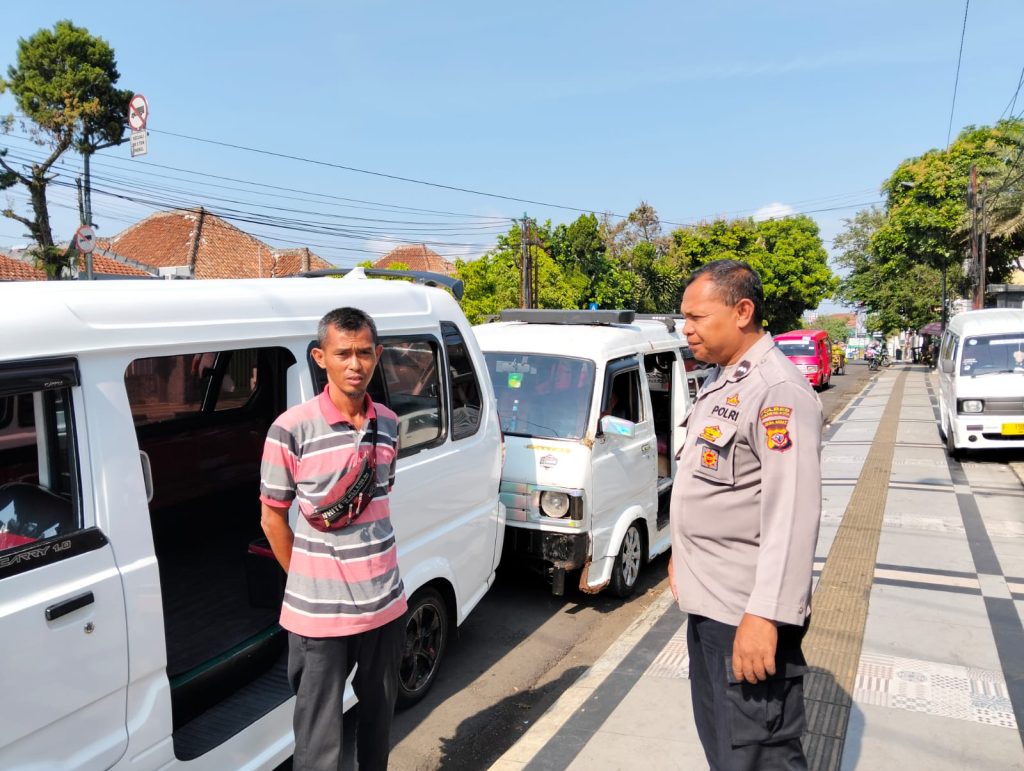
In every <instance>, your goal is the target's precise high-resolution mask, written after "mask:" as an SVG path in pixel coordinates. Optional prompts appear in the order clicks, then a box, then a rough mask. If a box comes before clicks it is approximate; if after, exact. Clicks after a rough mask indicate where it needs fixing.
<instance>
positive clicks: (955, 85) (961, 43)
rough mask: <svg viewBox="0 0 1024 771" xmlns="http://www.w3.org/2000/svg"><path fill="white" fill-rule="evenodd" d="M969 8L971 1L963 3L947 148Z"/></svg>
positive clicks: (951, 130) (951, 131) (951, 134)
mask: <svg viewBox="0 0 1024 771" xmlns="http://www.w3.org/2000/svg"><path fill="white" fill-rule="evenodd" d="M970 7H971V0H966V2H965V3H964V24H963V28H962V29H961V30H960V53H959V54H957V57H956V79H955V80H954V81H953V104H952V105H950V108H949V128H948V129H947V130H946V147H947V148H948V147H949V140H950V137H952V136H953V112H954V111H955V110H956V92H957V87H958V86H959V85H960V62H961V61H962V60H963V57H964V37H965V36H966V34H967V11H968V10H969V9H970Z"/></svg>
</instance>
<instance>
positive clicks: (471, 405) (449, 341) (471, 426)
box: [441, 321, 482, 440]
mask: <svg viewBox="0 0 1024 771" xmlns="http://www.w3.org/2000/svg"><path fill="white" fill-rule="evenodd" d="M441 334H443V335H444V345H445V351H446V353H447V354H448V372H449V374H450V375H451V389H452V395H451V405H452V439H455V440H458V439H465V438H466V437H467V436H472V435H473V434H475V433H476V432H477V429H478V428H479V427H480V408H481V406H482V402H481V400H480V383H479V382H478V381H477V379H476V372H475V371H474V370H473V360H472V359H470V358H469V352H468V351H467V350H466V341H465V340H463V339H462V333H461V332H459V328H458V327H456V326H455V325H454V324H452V323H450V322H447V321H442V322H441Z"/></svg>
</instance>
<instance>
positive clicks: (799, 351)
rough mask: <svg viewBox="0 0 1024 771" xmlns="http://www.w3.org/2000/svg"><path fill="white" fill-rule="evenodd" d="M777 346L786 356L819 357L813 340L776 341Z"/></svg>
mask: <svg viewBox="0 0 1024 771" xmlns="http://www.w3.org/2000/svg"><path fill="white" fill-rule="evenodd" d="M775 345H777V346H778V347H779V350H780V351H782V352H783V353H784V354H785V355H786V356H817V349H816V348H815V344H814V342H813V341H812V340H803V339H782V340H778V339H776V341H775Z"/></svg>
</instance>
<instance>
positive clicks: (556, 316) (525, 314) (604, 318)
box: [498, 308, 636, 324]
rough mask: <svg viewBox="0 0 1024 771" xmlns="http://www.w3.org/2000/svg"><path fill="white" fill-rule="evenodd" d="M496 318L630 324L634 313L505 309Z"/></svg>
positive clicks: (550, 322) (565, 322)
mask: <svg viewBox="0 0 1024 771" xmlns="http://www.w3.org/2000/svg"><path fill="white" fill-rule="evenodd" d="M498 318H499V319H500V320H501V321H525V322H526V323H527V324H632V323H633V319H634V318H636V312H635V311H578V310H546V309H539V308H506V309H505V310H503V311H502V312H501V313H500V314H499V316H498Z"/></svg>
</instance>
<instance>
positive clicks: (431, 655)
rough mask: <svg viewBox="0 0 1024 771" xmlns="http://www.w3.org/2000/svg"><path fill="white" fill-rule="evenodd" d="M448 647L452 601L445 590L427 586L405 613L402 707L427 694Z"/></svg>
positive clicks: (400, 669) (399, 700) (400, 664)
mask: <svg viewBox="0 0 1024 771" xmlns="http://www.w3.org/2000/svg"><path fill="white" fill-rule="evenodd" d="M447 647H448V605H447V604H446V603H445V601H444V597H442V596H441V593H440V592H439V591H437V590H436V589H434V588H432V587H429V586H428V587H424V588H423V589H420V590H419V591H418V592H416V594H414V595H413V597H412V599H411V600H410V601H409V609H408V610H407V611H406V614H405V639H404V641H403V643H402V651H401V654H400V658H399V662H398V698H397V704H398V707H400V708H401V709H405V708H406V707H411V706H412V705H413V704H416V703H417V702H418V701H419V700H420V699H422V698H423V697H424V696H426V695H427V691H429V690H430V686H432V685H433V684H434V679H435V678H436V677H437V673H438V671H440V669H441V660H442V659H443V658H444V652H445V648H447Z"/></svg>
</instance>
